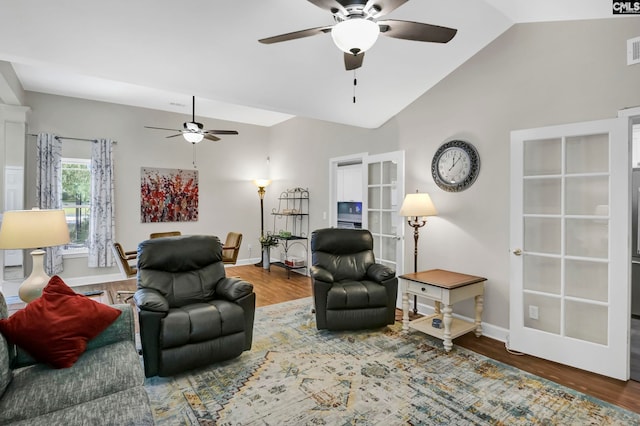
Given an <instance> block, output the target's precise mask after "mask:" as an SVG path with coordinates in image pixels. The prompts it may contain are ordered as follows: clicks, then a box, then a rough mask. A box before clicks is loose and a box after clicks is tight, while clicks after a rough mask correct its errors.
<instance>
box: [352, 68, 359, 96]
mask: <svg viewBox="0 0 640 426" xmlns="http://www.w3.org/2000/svg"><path fill="white" fill-rule="evenodd" d="M357 85H358V79H357V78H356V70H353V103H354V104H355V103H356V86H357Z"/></svg>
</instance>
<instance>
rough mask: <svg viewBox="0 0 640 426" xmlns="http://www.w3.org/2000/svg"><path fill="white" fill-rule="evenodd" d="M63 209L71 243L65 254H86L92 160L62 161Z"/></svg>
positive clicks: (66, 247) (74, 159)
mask: <svg viewBox="0 0 640 426" xmlns="http://www.w3.org/2000/svg"><path fill="white" fill-rule="evenodd" d="M62 208H63V209H64V213H65V216H66V218H67V226H69V235H70V237H71V241H70V242H69V244H66V245H65V246H64V248H63V253H64V254H72V253H86V252H87V249H88V238H89V210H90V208H91V160H89V159H86V158H63V159H62Z"/></svg>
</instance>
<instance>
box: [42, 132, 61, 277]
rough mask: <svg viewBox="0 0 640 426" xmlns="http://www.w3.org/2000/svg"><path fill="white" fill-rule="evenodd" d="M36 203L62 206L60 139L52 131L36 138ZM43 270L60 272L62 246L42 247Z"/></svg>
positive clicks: (44, 206) (52, 273) (49, 207)
mask: <svg viewBox="0 0 640 426" xmlns="http://www.w3.org/2000/svg"><path fill="white" fill-rule="evenodd" d="M37 147H38V159H37V165H36V203H37V204H38V207H40V208H41V209H61V208H62V141H60V139H58V138H57V137H56V136H55V135H54V134H52V133H40V134H38V140H37ZM44 250H45V252H46V255H45V257H44V270H45V272H46V273H47V274H48V275H55V274H59V273H60V272H62V270H63V267H62V247H61V246H57V247H47V248H45V249H44Z"/></svg>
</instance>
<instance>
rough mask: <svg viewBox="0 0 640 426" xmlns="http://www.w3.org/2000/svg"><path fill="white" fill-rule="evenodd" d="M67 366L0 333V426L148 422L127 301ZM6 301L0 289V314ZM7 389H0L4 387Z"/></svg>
mask: <svg viewBox="0 0 640 426" xmlns="http://www.w3.org/2000/svg"><path fill="white" fill-rule="evenodd" d="M114 307H116V308H118V309H120V310H121V311H122V314H121V315H120V316H119V317H118V318H117V319H116V321H115V322H114V323H113V324H111V325H110V326H109V327H108V328H107V329H106V330H104V331H103V332H102V333H101V334H100V335H98V336H97V337H96V338H95V339H93V340H91V341H89V343H88V345H87V350H86V352H85V353H84V354H82V356H81V357H80V358H79V359H78V361H77V362H76V363H75V364H74V365H73V366H72V367H71V368H63V369H54V368H51V367H48V366H47V365H44V364H38V363H36V362H35V361H33V359H32V358H31V357H29V355H27V354H26V353H24V352H23V351H21V350H20V349H19V348H17V347H15V346H14V345H11V344H9V343H8V342H7V340H6V339H5V338H4V336H2V334H0V425H4V424H16V425H29V426H33V425H46V426H53V425H151V424H153V417H152V414H151V408H150V405H149V397H148V395H147V393H146V391H145V389H144V387H143V384H144V374H143V369H142V365H141V363H140V357H139V356H138V353H137V351H136V347H135V340H134V336H135V334H134V322H133V321H134V318H133V312H132V310H131V306H130V305H115V306H114ZM6 317H7V305H6V302H5V299H4V296H3V295H2V293H0V318H6ZM7 382H8V385H7V387H6V389H4V392H2V389H3V388H4V385H5V384H6V383H7Z"/></svg>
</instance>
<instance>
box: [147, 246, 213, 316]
mask: <svg viewBox="0 0 640 426" xmlns="http://www.w3.org/2000/svg"><path fill="white" fill-rule="evenodd" d="M224 277H225V272H224V264H223V263H222V244H221V243H220V240H219V239H218V238H217V237H214V236H208V235H185V236H181V237H172V238H158V239H151V240H147V241H143V242H142V243H140V245H139V246H138V288H152V289H154V290H157V291H159V292H160V293H161V294H162V295H163V296H164V297H165V298H166V299H167V300H168V302H169V306H171V307H180V306H185V305H188V304H190V303H196V302H201V301H202V300H210V299H212V298H213V297H214V295H215V289H216V285H217V283H218V281H220V280H221V279H222V278H224Z"/></svg>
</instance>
